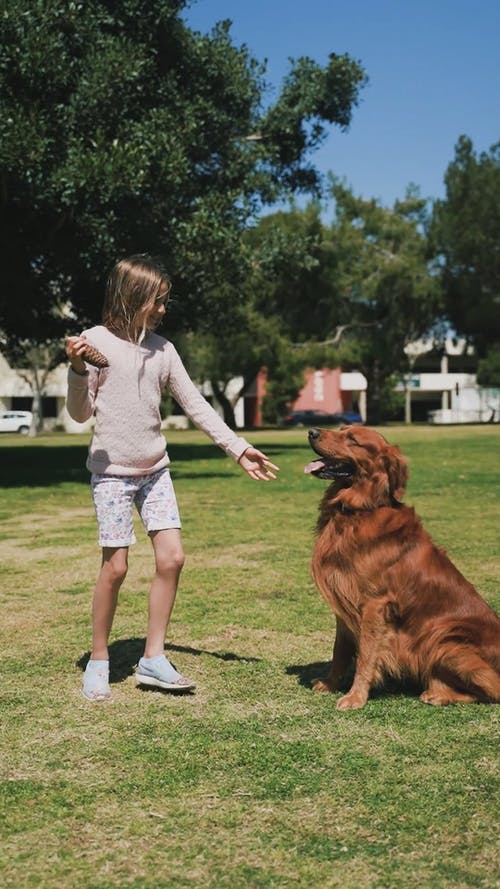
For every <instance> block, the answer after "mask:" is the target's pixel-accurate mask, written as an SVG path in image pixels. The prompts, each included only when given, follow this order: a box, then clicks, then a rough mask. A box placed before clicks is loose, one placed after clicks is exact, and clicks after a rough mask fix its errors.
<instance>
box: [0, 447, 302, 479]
mask: <svg viewBox="0 0 500 889" xmlns="http://www.w3.org/2000/svg"><path fill="white" fill-rule="evenodd" d="M299 447H300V448H301V447H302V445H296V444H286V443H284V444H283V446H282V447H281V446H279V445H278V446H277V445H276V444H269V445H266V444H263V445H261V444H260V449H262V450H263V451H264V452H265V453H267V454H268V455H269V456H271V457H272V456H273V455H275V454H277V453H282V452H283V451H284V450H290V449H292V448H299ZM87 450H88V448H87V446H86V445H81V444H75V445H72V444H71V443H69V444H67V445H56V444H54V445H50V444H47V442H46V443H45V444H43V445H42V444H37V443H36V441H34V442H33V444H31V442H29V443H28V442H26V441H23V442H22V446H16V445H12V446H6V447H3V448H2V459H1V461H0V486H2V487H4V488H23V487H53V486H55V485H60V484H64V483H67V482H73V483H76V484H88V483H89V479H90V474H89V472H88V470H87V469H86V467H85V462H86V459H87ZM168 453H169V456H170V459H171V461H172V468H173V470H174V472H175V477H177V478H227V472H224V471H219V467H217V466H214V471H213V472H212V471H210V472H207V471H203V472H197V471H196V467H197V465H198V464H199V461H201V460H210V461H213V462H214V463H215V464H217V463H218V462H219V461H226V460H228V458H227V457H226V455H225V454H224V453H223V451H221V450H220V448H218V447H217V446H216V445H214V444H211V443H210V442H207V444H193V443H186V444H182V443H181V444H179V443H175V444H172V445H170V446H169V447H168ZM190 463H191V464H192V465H193V469H192V471H190V466H189V464H190ZM222 465H223V464H221V467H220V468H221V469H222Z"/></svg>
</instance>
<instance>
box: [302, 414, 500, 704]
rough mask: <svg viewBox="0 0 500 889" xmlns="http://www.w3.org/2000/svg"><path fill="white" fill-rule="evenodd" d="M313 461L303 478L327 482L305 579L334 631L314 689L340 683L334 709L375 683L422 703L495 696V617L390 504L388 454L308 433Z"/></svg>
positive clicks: (413, 522)
mask: <svg viewBox="0 0 500 889" xmlns="http://www.w3.org/2000/svg"><path fill="white" fill-rule="evenodd" d="M309 442H310V444H311V447H312V448H313V450H314V451H315V452H316V454H317V455H318V457H319V458H320V459H318V460H315V461H314V462H313V463H310V464H309V465H308V466H306V468H305V472H310V473H312V474H313V475H316V476H318V477H319V478H325V479H331V480H332V484H331V485H330V487H329V488H328V490H327V491H326V493H325V495H324V496H323V499H322V501H321V505H320V516H319V519H318V524H317V541H316V546H315V549H314V555H313V560H312V574H313V577H314V580H315V581H316V584H317V585H318V587H319V589H320V590H321V592H322V594H323V596H324V597H325V599H326V601H327V602H328V604H329V605H330V607H331V608H332V610H333V611H334V612H335V615H336V618H337V632H336V637H335V644H334V648H333V659H332V663H331V665H330V668H329V670H328V672H327V674H326V676H325V677H324V678H322V679H317V680H315V683H314V687H315V688H316V689H318V690H320V691H334V690H338V689H339V688H340V687H341V684H342V679H343V678H344V676H345V674H346V672H347V671H348V669H349V667H351V666H352V664H353V662H354V663H355V674H354V682H353V684H352V687H351V689H350V691H349V692H348V693H347V694H346V695H345V696H344V697H342V698H340V700H339V701H338V703H337V709H339V710H353V709H356V708H358V707H363V706H364V704H365V703H366V701H367V698H368V694H369V691H370V688H371V687H372V686H373V685H375V684H377V683H380V682H382V680H383V679H384V677H390V676H392V677H395V678H397V679H401V680H404V679H409V680H412V681H414V682H417V683H418V684H420V685H421V686H422V687H423V689H424V691H423V692H422V694H421V696H420V699H421V700H422V701H424V702H425V703H426V704H436V705H443V704H452V703H456V702H460V703H463V702H468V701H500V619H499V618H498V617H497V616H496V614H495V612H494V611H493V610H492V609H491V608H490V607H489V605H487V604H486V602H485V601H484V600H483V599H482V598H481V596H480V595H479V593H477V592H476V590H475V589H474V587H473V586H472V584H470V583H469V582H468V581H467V580H466V579H465V578H464V577H463V576H462V575H461V574H460V572H459V571H458V570H457V568H456V567H455V566H454V565H453V564H452V562H450V560H449V559H448V557H447V556H446V554H445V553H444V552H443V550H440V549H438V547H437V546H435V544H434V543H433V542H432V540H431V538H430V537H429V535H428V534H427V533H426V531H425V530H424V529H423V527H422V524H421V522H420V520H419V518H418V517H417V516H416V515H415V512H414V510H413V509H410V508H409V507H407V506H404V505H403V504H402V503H401V502H400V499H401V497H402V495H403V494H404V491H405V487H406V482H407V479H408V469H407V465H406V461H405V459H404V457H403V455H402V454H401V451H400V450H399V448H397V447H395V446H393V445H390V444H388V442H387V441H386V440H385V438H384V437H383V436H382V435H379V433H378V432H375V431H374V430H372V429H366V428H365V427H360V426H344V427H343V428H342V429H339V430H335V431H320V430H318V429H311V430H310V432H309Z"/></svg>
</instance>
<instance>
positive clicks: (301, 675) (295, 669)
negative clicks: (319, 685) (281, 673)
mask: <svg viewBox="0 0 500 889" xmlns="http://www.w3.org/2000/svg"><path fill="white" fill-rule="evenodd" d="M330 664H331V661H315V662H314V663H312V664H290V665H289V666H288V667H286V669H285V673H286V674H287V676H296V677H297V680H298V683H299V685H302V686H303V688H312V684H313V681H314V680H315V679H321V678H322V677H323V676H324V675H325V674H326V672H327V671H328V667H329V666H330Z"/></svg>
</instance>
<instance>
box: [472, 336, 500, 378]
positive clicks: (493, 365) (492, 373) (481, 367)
mask: <svg viewBox="0 0 500 889" xmlns="http://www.w3.org/2000/svg"><path fill="white" fill-rule="evenodd" d="M477 382H478V384H479V385H480V386H487V387H489V388H495V389H499V388H500V347H498V346H497V347H494V348H492V349H490V350H489V352H488V354H487V356H486V358H483V359H481V361H480V362H479V364H478V368H477Z"/></svg>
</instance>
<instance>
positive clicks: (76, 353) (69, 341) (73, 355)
mask: <svg viewBox="0 0 500 889" xmlns="http://www.w3.org/2000/svg"><path fill="white" fill-rule="evenodd" d="M86 345H87V340H86V338H85V337H84V336H68V337H66V355H67V356H68V358H69V361H70V364H71V367H72V368H73V370H74V371H75V373H77V374H84V373H86V371H87V366H86V364H85V361H84V360H83V358H81V357H80V356H81V354H82V352H83V351H84V349H85V346H86Z"/></svg>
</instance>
